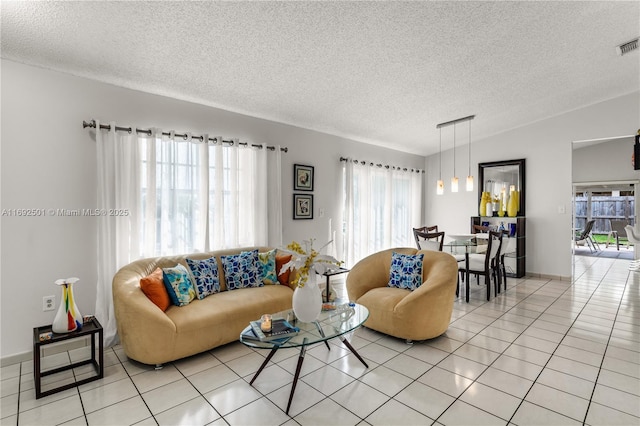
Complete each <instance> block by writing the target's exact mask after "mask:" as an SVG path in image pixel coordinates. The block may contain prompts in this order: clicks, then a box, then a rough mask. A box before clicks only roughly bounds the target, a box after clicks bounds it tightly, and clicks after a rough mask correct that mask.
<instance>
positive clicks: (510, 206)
mask: <svg viewBox="0 0 640 426" xmlns="http://www.w3.org/2000/svg"><path fill="white" fill-rule="evenodd" d="M519 200H520V197H519V193H518V191H511V193H510V194H509V202H508V203H507V214H508V215H509V217H516V216H517V215H518V210H519V204H520V202H519Z"/></svg>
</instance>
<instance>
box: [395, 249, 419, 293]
mask: <svg viewBox="0 0 640 426" xmlns="http://www.w3.org/2000/svg"><path fill="white" fill-rule="evenodd" d="M423 258H424V254H416V255H410V254H400V253H396V252H393V253H392V254H391V270H390V274H389V275H390V276H389V284H388V286H389V287H396V288H401V289H405V290H411V291H413V290H415V289H416V288H418V287H420V284H422V259H423Z"/></svg>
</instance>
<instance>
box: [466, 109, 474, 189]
mask: <svg viewBox="0 0 640 426" xmlns="http://www.w3.org/2000/svg"><path fill="white" fill-rule="evenodd" d="M467 191H473V176H471V120H469V174H468V175H467Z"/></svg>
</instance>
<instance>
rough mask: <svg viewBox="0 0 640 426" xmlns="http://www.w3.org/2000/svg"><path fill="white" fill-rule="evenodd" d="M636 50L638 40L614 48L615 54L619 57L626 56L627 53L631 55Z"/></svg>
mask: <svg viewBox="0 0 640 426" xmlns="http://www.w3.org/2000/svg"><path fill="white" fill-rule="evenodd" d="M637 48H638V39H635V40H631V41H628V42H626V43H623V44H621V45H620V46H616V53H617V54H618V55H620V56H623V55H626V54H627V53H631V52H632V51H634V50H636V49H637Z"/></svg>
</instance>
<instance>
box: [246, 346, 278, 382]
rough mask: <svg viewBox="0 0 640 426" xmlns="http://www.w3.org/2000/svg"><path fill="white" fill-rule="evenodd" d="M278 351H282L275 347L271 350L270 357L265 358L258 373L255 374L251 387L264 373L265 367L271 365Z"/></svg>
mask: <svg viewBox="0 0 640 426" xmlns="http://www.w3.org/2000/svg"><path fill="white" fill-rule="evenodd" d="M278 349H280V346H274V347H273V349H271V352H269V355H267V357H266V358H265V360H264V362H263V363H262V365H261V366H260V368H258V371H256V374H254V376H253V379H251V381H250V382H249V385H253V382H255V381H256V379H257V378H258V376H259V375H260V373H262V370H263V369H264V367H265V366H266V365H267V364H268V363H269V361H270V360H271V358H272V357H273V356H274V355H275V353H276V351H277V350H278Z"/></svg>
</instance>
